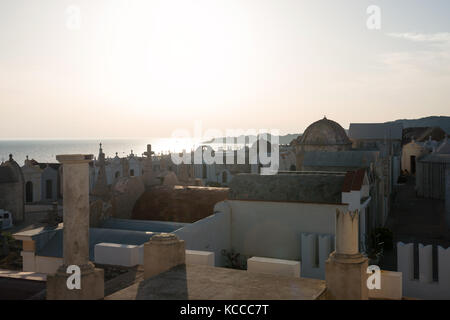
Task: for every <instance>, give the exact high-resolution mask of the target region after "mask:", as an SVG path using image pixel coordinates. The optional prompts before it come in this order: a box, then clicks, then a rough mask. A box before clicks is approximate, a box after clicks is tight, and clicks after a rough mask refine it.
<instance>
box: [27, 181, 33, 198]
mask: <svg viewBox="0 0 450 320" xmlns="http://www.w3.org/2000/svg"><path fill="white" fill-rule="evenodd" d="M25 201H26V202H33V182H31V181H27V183H26V184H25Z"/></svg>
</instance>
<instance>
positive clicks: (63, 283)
mask: <svg viewBox="0 0 450 320" xmlns="http://www.w3.org/2000/svg"><path fill="white" fill-rule="evenodd" d="M56 159H57V160H58V161H59V162H61V163H62V167H63V174H64V185H63V224H64V229H63V265H62V266H61V267H60V268H59V269H58V271H57V273H56V274H54V275H49V276H48V277H47V299H48V300H53V299H61V300H65V299H70V300H73V299H101V298H103V296H104V275H103V269H95V268H94V265H93V264H92V263H91V262H89V162H90V161H91V160H92V155H83V154H74V155H59V156H56ZM69 266H77V267H79V268H80V271H81V274H80V283H81V287H80V289H76V288H75V289H69V288H68V285H67V280H68V278H69V277H70V276H71V275H72V273H67V270H68V267H69Z"/></svg>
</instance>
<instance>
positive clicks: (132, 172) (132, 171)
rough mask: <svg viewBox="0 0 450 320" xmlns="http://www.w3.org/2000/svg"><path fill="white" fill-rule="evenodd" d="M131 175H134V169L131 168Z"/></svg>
mask: <svg viewBox="0 0 450 320" xmlns="http://www.w3.org/2000/svg"><path fill="white" fill-rule="evenodd" d="M130 176H131V177H133V176H134V169H131V170H130Z"/></svg>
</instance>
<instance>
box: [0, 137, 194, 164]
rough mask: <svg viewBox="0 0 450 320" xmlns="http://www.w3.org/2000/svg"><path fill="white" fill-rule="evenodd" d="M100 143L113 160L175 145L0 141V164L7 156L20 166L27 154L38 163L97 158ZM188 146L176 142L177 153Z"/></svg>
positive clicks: (155, 142) (134, 141)
mask: <svg viewBox="0 0 450 320" xmlns="http://www.w3.org/2000/svg"><path fill="white" fill-rule="evenodd" d="M100 142H101V143H102V148H103V152H104V153H105V155H106V157H114V156H115V154H116V152H117V153H118V156H119V157H123V156H126V155H129V154H130V153H131V150H133V153H134V154H135V155H138V156H141V155H142V153H143V152H145V151H146V150H147V144H151V145H152V150H153V151H155V152H157V153H159V152H164V153H167V152H168V151H174V150H176V149H177V144H176V143H175V142H173V141H171V140H170V139H103V140H0V161H3V160H7V159H8V157H9V156H8V155H9V154H10V153H11V154H13V157H14V159H15V160H16V161H17V163H19V164H20V165H23V163H24V160H25V158H26V156H27V155H28V157H29V158H30V159H35V160H36V161H38V162H57V161H56V158H55V156H56V155H58V154H71V153H84V154H93V155H94V156H95V157H97V156H98V148H99V143H100ZM189 145H190V144H187V146H182V145H181V144H180V143H178V147H179V148H180V150H183V148H186V149H187V150H190V149H191V148H190V147H189Z"/></svg>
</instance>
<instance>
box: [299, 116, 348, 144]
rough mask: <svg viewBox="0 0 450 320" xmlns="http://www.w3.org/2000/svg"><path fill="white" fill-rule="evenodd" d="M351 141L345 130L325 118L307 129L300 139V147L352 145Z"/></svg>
mask: <svg viewBox="0 0 450 320" xmlns="http://www.w3.org/2000/svg"><path fill="white" fill-rule="evenodd" d="M351 144H352V143H351V141H350V139H349V138H348V136H347V134H346V133H345V130H344V128H342V127H341V125H340V124H339V123H337V122H335V121H333V120H329V119H327V118H326V117H324V118H323V119H322V120H319V121H316V122H314V123H312V124H311V125H310V126H309V127H308V128H306V130H305V132H304V133H303V135H302V137H301V139H300V145H311V146H333V145H350V146H351Z"/></svg>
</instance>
